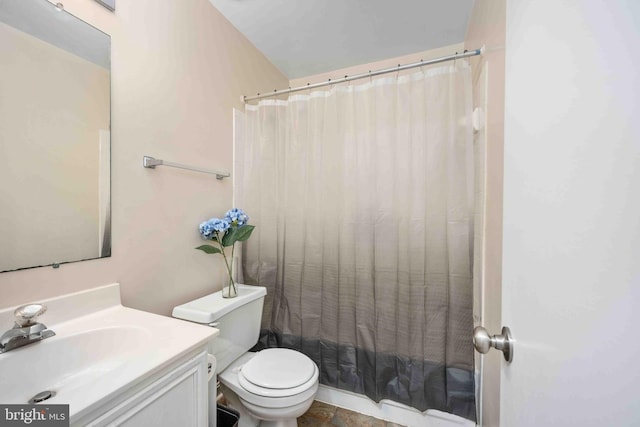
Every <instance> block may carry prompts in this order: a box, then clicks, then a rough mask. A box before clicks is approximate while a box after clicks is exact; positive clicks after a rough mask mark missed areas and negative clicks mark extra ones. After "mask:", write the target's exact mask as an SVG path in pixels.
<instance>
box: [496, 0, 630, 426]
mask: <svg viewBox="0 0 640 427" xmlns="http://www.w3.org/2000/svg"><path fill="white" fill-rule="evenodd" d="M639 28H640V2H638V1H636V0H626V1H594V0H590V1H575V0H553V1H552V0H539V1H530V0H508V2H507V38H506V40H507V47H506V109H505V111H506V116H505V163H504V182H505V187H504V258H503V266H504V268H503V288H502V291H503V302H504V304H503V321H504V323H505V324H507V325H509V326H510V327H511V329H512V331H513V333H514V336H515V338H516V340H517V342H516V348H515V358H514V362H513V363H512V364H511V366H509V367H505V369H504V373H503V374H506V375H503V378H502V384H501V388H502V391H503V400H502V406H501V425H503V426H508V427H511V426H616V427H618V426H637V425H640V410H639V408H638V402H639V400H640V397H639V396H640V393H639V392H638V379H639V378H640V365H639V364H638V355H639V354H640V344H639V342H638V338H637V337H638V329H637V328H638V325H639V324H640V310H638V302H639V301H640V126H638V118H639V117H640V96H639V94H640V73H639V70H640V55H638V46H639V45H640V31H638V29H639Z"/></svg>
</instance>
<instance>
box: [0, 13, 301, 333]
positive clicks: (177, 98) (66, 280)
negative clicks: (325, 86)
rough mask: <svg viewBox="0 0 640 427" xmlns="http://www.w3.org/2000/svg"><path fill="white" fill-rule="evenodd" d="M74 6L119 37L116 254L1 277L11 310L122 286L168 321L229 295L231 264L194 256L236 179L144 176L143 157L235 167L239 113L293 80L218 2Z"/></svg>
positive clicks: (115, 48) (2, 301) (227, 203)
mask: <svg viewBox="0 0 640 427" xmlns="http://www.w3.org/2000/svg"><path fill="white" fill-rule="evenodd" d="M64 5H65V9H66V10H67V11H69V12H70V13H73V14H75V15H77V16H79V17H80V18H82V19H84V20H85V21H87V22H89V23H91V24H93V25H94V26H96V27H98V28H99V29H101V30H103V31H105V32H106V33H108V34H111V36H112V134H111V136H112V217H113V218H112V220H113V222H112V225H113V235H112V239H113V245H112V254H113V255H112V257H111V258H107V259H101V260H93V261H84V262H79V263H74V264H67V265H63V266H61V267H60V269H58V270H54V269H52V268H37V269H32V270H25V271H17V272H10V273H2V274H0V307H6V306H13V305H17V304H20V303H23V302H26V301H36V300H39V299H42V298H46V297H51V296H54V295H59V294H62V293H67V292H73V291H78V290H82V289H86V288H91V287H95V286H100V285H104V284H108V283H112V282H120V283H121V285H122V296H123V302H124V304H125V305H128V306H130V307H134V308H139V309H143V310H148V311H152V312H156V313H162V314H169V313H170V311H171V308H172V307H173V306H174V305H176V304H178V303H182V302H185V301H187V300H189V299H192V298H194V297H198V296H202V295H204V294H207V293H210V292H212V291H215V290H218V289H220V288H221V284H222V279H223V277H224V270H223V268H222V265H221V260H220V259H219V258H216V257H213V256H210V255H205V254H203V253H201V252H199V251H196V250H194V249H193V248H194V247H195V246H197V245H199V244H200V243H201V240H200V239H199V236H198V234H197V226H198V224H199V223H200V222H201V221H203V220H205V219H207V218H209V217H211V216H215V215H222V214H224V212H225V211H226V210H227V209H229V208H230V207H231V195H232V182H231V180H224V181H222V182H221V181H217V180H216V179H215V178H214V177H212V176H209V175H204V174H198V173H192V172H187V171H181V170H178V169H170V168H157V169H156V170H151V169H144V168H142V166H141V162H142V156H143V155H152V156H155V157H157V158H161V159H166V160H170V161H174V162H180V163H186V164H192V165H194V166H201V167H206V168H214V169H222V170H231V167H232V108H234V107H237V108H240V107H242V103H241V98H240V97H241V95H243V94H247V93H255V92H257V91H259V90H262V89H263V88H264V87H283V86H286V85H287V84H288V81H287V79H286V78H285V77H284V76H283V75H282V74H281V73H280V72H279V71H278V70H277V69H276V68H275V67H274V66H273V65H272V64H271V63H269V62H268V61H267V60H266V58H264V56H263V55H262V54H260V53H259V52H258V51H257V50H256V49H255V48H254V47H253V46H252V45H251V44H250V43H249V42H248V41H247V40H246V39H245V38H244V37H243V36H242V35H241V34H240V33H239V32H238V31H237V30H235V29H234V28H233V27H232V26H231V25H230V24H229V23H228V21H226V19H224V18H223V17H222V15H220V13H218V12H217V10H215V9H214V8H213V6H212V5H211V4H210V3H209V2H208V1H207V0H185V1H180V2H177V1H170V0H136V1H123V2H119V3H118V5H117V10H116V12H115V14H113V13H111V12H109V11H107V10H106V9H104V8H103V7H101V6H100V5H98V4H97V3H95V2H92V1H86V0H67V1H65V2H64ZM249 214H251V213H250V212H249ZM43 238H46V236H43ZM33 243H34V244H37V242H33ZM0 244H3V243H0ZM45 321H46V320H45Z"/></svg>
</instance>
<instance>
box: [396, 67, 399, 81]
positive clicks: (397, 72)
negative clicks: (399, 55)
mask: <svg viewBox="0 0 640 427" xmlns="http://www.w3.org/2000/svg"><path fill="white" fill-rule="evenodd" d="M399 78H400V64H398V71H396V80H398V79H399Z"/></svg>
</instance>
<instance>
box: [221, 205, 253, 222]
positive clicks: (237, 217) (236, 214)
mask: <svg viewBox="0 0 640 427" xmlns="http://www.w3.org/2000/svg"><path fill="white" fill-rule="evenodd" d="M224 219H226V220H227V221H229V222H230V223H231V224H235V225H238V226H240V225H245V224H246V223H248V222H249V216H248V215H247V214H246V213H244V211H243V210H242V209H238V208H233V209H230V210H228V211H227V213H226V214H224Z"/></svg>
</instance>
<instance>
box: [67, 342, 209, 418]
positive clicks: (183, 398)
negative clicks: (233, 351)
mask: <svg viewBox="0 0 640 427" xmlns="http://www.w3.org/2000/svg"><path fill="white" fill-rule="evenodd" d="M207 396H208V383H207V352H206V351H205V350H201V351H200V352H198V353H197V354H196V355H194V354H193V353H192V354H191V357H188V358H186V360H185V359H181V360H180V361H178V362H176V363H174V364H172V365H170V366H169V367H167V368H166V369H163V370H162V372H159V373H157V374H155V375H153V376H152V377H151V378H148V379H147V380H146V381H143V382H142V383H140V384H139V385H137V386H134V387H132V388H131V389H129V390H126V391H124V392H123V393H122V394H121V395H120V396H118V397H116V398H115V399H113V400H111V402H110V403H107V404H106V405H105V406H102V407H99V408H97V409H96V410H95V411H92V412H91V413H89V414H87V415H86V416H83V417H82V419H80V420H77V421H76V420H73V419H72V420H71V421H72V422H71V425H72V426H90V427H102V426H126V427H140V426H154V427H175V426H180V427H205V426H207V422H208V416H207V414H208V398H207Z"/></svg>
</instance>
